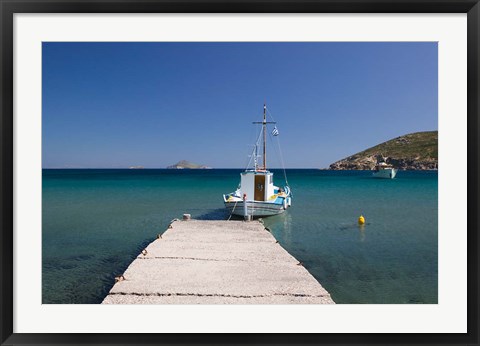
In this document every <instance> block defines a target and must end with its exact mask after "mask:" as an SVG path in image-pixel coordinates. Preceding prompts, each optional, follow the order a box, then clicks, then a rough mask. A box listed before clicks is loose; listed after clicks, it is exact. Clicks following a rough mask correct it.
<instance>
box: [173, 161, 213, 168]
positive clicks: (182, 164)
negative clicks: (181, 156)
mask: <svg viewBox="0 0 480 346" xmlns="http://www.w3.org/2000/svg"><path fill="white" fill-rule="evenodd" d="M167 168H168V169H211V167H208V166H205V165H199V164H197V163H193V162H189V161H187V160H182V161H179V162H177V163H176V164H174V165H171V166H168V167H167Z"/></svg>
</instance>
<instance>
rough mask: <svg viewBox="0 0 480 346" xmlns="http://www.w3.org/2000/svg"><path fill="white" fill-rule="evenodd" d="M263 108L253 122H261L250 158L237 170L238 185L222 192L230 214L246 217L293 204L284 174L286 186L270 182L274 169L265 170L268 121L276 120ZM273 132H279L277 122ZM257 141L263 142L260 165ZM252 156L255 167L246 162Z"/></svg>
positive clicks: (276, 212) (274, 133) (276, 134)
mask: <svg viewBox="0 0 480 346" xmlns="http://www.w3.org/2000/svg"><path fill="white" fill-rule="evenodd" d="M266 111H267V108H266V106H265V105H263V121H262V122H254V124H261V125H262V128H261V131H260V134H259V136H258V139H257V142H256V143H255V146H254V150H253V153H252V156H251V159H250V162H249V164H247V169H246V170H245V171H244V172H242V173H240V184H239V186H238V188H237V189H236V190H235V191H234V192H231V193H229V194H225V195H223V201H224V203H225V207H226V208H227V209H228V211H229V212H230V214H231V215H238V216H243V217H244V218H245V219H250V218H253V217H264V216H270V215H277V214H280V213H283V212H284V211H285V210H286V209H287V208H288V207H290V206H291V205H292V195H291V190H290V187H289V186H288V182H287V177H286V174H285V183H286V186H284V187H283V188H282V187H278V186H275V185H274V184H273V173H272V172H270V171H268V170H267V157H266V156H267V144H266V142H267V124H275V122H269V121H267V115H266ZM272 135H273V136H278V129H277V127H276V126H275V127H274V129H273V131H272ZM262 138H263V140H262ZM260 142H262V144H263V158H262V159H263V160H262V161H263V164H262V165H259V164H258V160H257V158H258V157H259V155H257V149H258V146H259V144H260ZM252 159H253V164H254V167H253V169H249V168H248V166H250V164H251V160H252ZM284 173H285V169H284Z"/></svg>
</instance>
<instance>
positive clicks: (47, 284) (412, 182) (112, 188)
mask: <svg viewBox="0 0 480 346" xmlns="http://www.w3.org/2000/svg"><path fill="white" fill-rule="evenodd" d="M274 172H275V183H276V184H277V185H283V173H282V172H280V171H275V170H274ZM239 173H240V170H161V169H159V170H92V169H90V170H44V171H43V244H42V246H43V249H42V251H43V259H42V268H43V271H42V273H43V278H42V281H43V282H42V287H43V291H42V295H43V303H46V304H50V303H53V304H71V303H80V304H90V303H100V302H101V301H102V300H103V298H104V297H105V295H106V294H107V293H108V291H109V290H110V288H111V287H112V284H113V281H114V277H115V276H116V275H119V274H121V273H123V272H124V270H125V269H126V268H127V266H128V265H129V264H130V262H131V261H132V260H133V259H134V258H135V257H136V255H137V254H138V253H139V252H140V251H141V250H142V249H143V248H144V247H145V246H146V245H147V244H148V243H149V242H151V241H152V240H154V239H155V238H156V236H157V234H158V233H162V232H163V231H164V230H165V229H166V228H167V226H168V224H169V223H170V221H171V220H172V219H173V218H180V217H181V216H182V214H183V213H190V214H192V217H193V218H197V219H226V218H228V214H227V212H226V211H225V210H224V207H223V202H222V197H221V195H222V194H223V193H226V192H231V191H233V190H234V189H235V188H236V186H237V184H238V182H239V178H240V176H239ZM287 176H288V181H289V184H290V186H291V187H292V190H293V206H292V208H290V209H289V210H288V211H287V212H286V213H284V214H283V215H279V216H275V217H270V218H266V219H265V223H266V225H267V226H268V227H269V228H271V229H272V233H273V235H274V236H275V237H276V238H277V239H278V240H279V242H280V243H281V244H282V246H283V247H284V248H285V249H286V250H287V251H289V252H290V253H291V254H292V255H293V256H295V257H296V258H297V259H298V260H300V261H301V262H303V263H304V265H305V267H306V268H307V269H308V271H309V272H310V273H311V274H312V275H313V276H315V277H316V278H317V280H318V281H320V282H321V283H322V285H323V286H324V287H325V288H326V289H327V290H328V291H329V292H330V293H331V295H332V297H333V299H334V300H335V302H337V303H437V293H438V289H437V283H438V280H437V276H438V268H437V265H438V261H437V256H438V251H437V239H438V238H437V229H438V221H437V217H438V181H437V172H405V171H400V172H399V173H398V175H397V178H396V179H394V180H383V179H373V178H371V173H370V172H362V171H320V170H287ZM361 214H363V215H364V216H365V219H366V225H365V226H364V227H359V226H358V225H357V218H358V217H359V216H360V215H361Z"/></svg>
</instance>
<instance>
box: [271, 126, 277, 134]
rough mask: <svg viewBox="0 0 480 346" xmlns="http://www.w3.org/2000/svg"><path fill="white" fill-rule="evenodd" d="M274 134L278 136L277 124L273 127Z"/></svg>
mask: <svg viewBox="0 0 480 346" xmlns="http://www.w3.org/2000/svg"><path fill="white" fill-rule="evenodd" d="M272 135H274V136H278V129H277V127H276V126H275V127H274V128H273V131H272Z"/></svg>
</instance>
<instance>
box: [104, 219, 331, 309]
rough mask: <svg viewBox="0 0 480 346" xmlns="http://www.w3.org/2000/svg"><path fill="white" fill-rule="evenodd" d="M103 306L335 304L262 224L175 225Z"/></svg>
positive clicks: (135, 264)
mask: <svg viewBox="0 0 480 346" xmlns="http://www.w3.org/2000/svg"><path fill="white" fill-rule="evenodd" d="M120 280H121V281H118V282H117V283H116V284H115V285H114V286H113V288H112V289H111V290H110V293H109V294H108V295H107V297H106V298H105V299H104V301H103V303H102V304H334V302H333V300H332V299H331V297H330V294H329V293H328V292H327V291H326V290H325V289H324V288H323V287H322V286H321V285H320V283H319V282H318V281H317V280H315V278H314V277H313V276H312V275H311V274H310V273H309V272H308V271H307V270H306V269H305V268H304V267H303V266H302V265H301V264H299V261H298V260H296V259H295V258H294V257H293V256H291V255H290V254H289V253H288V252H287V251H285V250H284V249H283V248H282V247H281V246H280V244H278V243H277V241H276V239H275V238H274V237H273V236H272V235H271V234H270V232H268V231H267V230H266V229H265V228H264V226H263V224H262V223H260V222H258V221H252V222H244V221H197V220H189V221H175V222H173V223H172V224H171V226H170V228H169V229H168V230H167V231H166V232H164V233H163V235H162V237H161V238H159V239H157V240H155V241H154V242H152V243H151V244H150V245H148V246H147V248H146V249H145V250H144V251H142V253H140V254H139V255H138V257H137V258H136V259H135V260H134V261H133V262H132V263H131V264H130V266H129V267H128V268H127V270H126V271H125V273H124V274H123V277H122V278H121V279H120Z"/></svg>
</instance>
